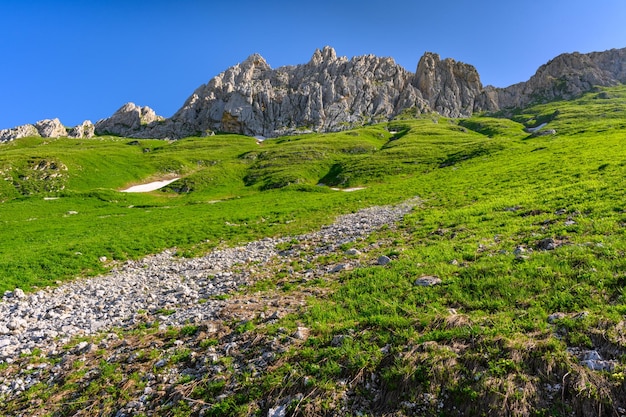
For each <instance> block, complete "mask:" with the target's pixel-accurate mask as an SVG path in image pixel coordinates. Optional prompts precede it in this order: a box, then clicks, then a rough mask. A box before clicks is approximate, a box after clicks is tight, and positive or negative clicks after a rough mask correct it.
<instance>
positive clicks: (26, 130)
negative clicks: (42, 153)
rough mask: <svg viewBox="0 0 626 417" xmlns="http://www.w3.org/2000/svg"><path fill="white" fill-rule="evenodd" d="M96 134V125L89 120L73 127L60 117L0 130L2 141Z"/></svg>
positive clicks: (85, 136) (91, 135)
mask: <svg viewBox="0 0 626 417" xmlns="http://www.w3.org/2000/svg"><path fill="white" fill-rule="evenodd" d="M94 135H95V127H94V125H93V123H91V122H90V121H89V120H85V121H84V122H83V123H81V124H79V125H78V126H74V127H72V128H66V127H65V126H63V124H61V121H60V120H59V119H45V120H40V121H38V122H37V123H35V124H34V125H31V124H26V125H22V126H17V127H14V128H13V129H3V130H0V143H2V142H9V141H11V140H14V139H20V138H26V137H37V136H40V137H43V138H59V137H70V138H91V137H93V136H94Z"/></svg>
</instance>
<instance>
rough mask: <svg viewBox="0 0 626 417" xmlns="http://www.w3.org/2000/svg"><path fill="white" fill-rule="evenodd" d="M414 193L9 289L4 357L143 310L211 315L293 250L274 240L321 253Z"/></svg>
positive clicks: (392, 212)
mask: <svg viewBox="0 0 626 417" xmlns="http://www.w3.org/2000/svg"><path fill="white" fill-rule="evenodd" d="M417 203H418V200H417V199H412V200H409V201H406V202H404V203H402V204H399V205H396V206H377V207H371V208H368V209H364V210H361V211H358V212H357V213H353V214H348V215H343V216H340V217H338V218H337V219H336V220H335V222H334V223H333V224H331V225H329V226H325V227H323V228H322V229H320V230H318V231H316V232H312V233H308V234H304V235H299V236H290V237H281V238H266V239H262V240H258V241H254V242H250V243H248V244H246V245H244V246H239V247H234V248H227V249H222V250H215V251H213V252H210V253H208V254H207V255H205V256H202V257H199V258H192V259H182V258H178V257H176V256H175V254H174V253H173V252H171V251H164V252H162V253H159V254H157V255H152V256H148V257H146V258H144V259H142V260H140V261H128V262H126V263H125V264H124V265H122V266H120V267H118V268H116V269H114V270H112V271H111V272H110V273H108V274H106V275H103V276H99V277H95V278H90V279H79V280H76V281H73V282H71V283H67V284H63V285H61V286H59V287H57V288H54V289H46V290H41V291H38V292H36V293H33V294H24V292H23V291H21V290H20V289H16V290H14V291H11V292H6V293H5V294H4V297H3V298H2V300H1V301H0V363H3V362H7V363H11V362H13V361H14V359H15V357H16V356H18V355H20V354H28V353H30V352H31V351H32V350H33V349H35V348H38V349H42V351H44V352H47V353H55V352H56V351H58V350H59V349H60V348H61V347H62V346H63V345H64V344H66V343H67V342H68V341H69V340H70V338H72V337H74V336H77V335H89V334H94V333H97V332H100V331H106V330H109V329H111V328H115V327H126V326H132V325H135V324H138V323H139V322H141V320H142V318H144V317H145V314H146V313H149V314H152V315H154V316H156V317H157V318H158V320H159V322H160V323H162V325H184V324H186V323H189V322H191V323H194V322H201V321H204V320H214V319H216V318H218V317H219V313H220V311H221V309H222V308H223V307H224V301H222V300H220V299H219V297H216V296H220V295H224V294H227V293H229V292H231V291H233V290H236V289H237V288H239V287H240V286H242V285H246V284H249V283H251V282H253V281H254V279H255V274H256V273H258V272H259V271H260V270H262V268H263V265H265V264H267V263H268V262H269V261H271V260H272V259H275V258H276V257H280V256H289V254H288V253H287V254H286V253H285V251H283V252H281V251H280V250H279V249H277V245H280V244H284V243H286V242H292V241H294V239H295V240H297V241H298V242H306V243H307V245H308V246H309V248H310V249H311V250H313V251H314V253H316V254H318V255H321V254H326V253H331V252H334V251H337V250H339V247H340V246H341V245H342V244H345V243H348V242H352V241H355V240H357V239H361V238H364V237H366V236H367V235H369V234H371V233H372V232H374V231H376V230H378V229H380V228H381V227H382V226H384V225H390V224H393V223H395V222H398V221H400V220H401V219H402V218H403V216H404V215H405V214H407V213H408V212H410V211H411V209H412V208H413V207H414V206H415V205H416V204H417Z"/></svg>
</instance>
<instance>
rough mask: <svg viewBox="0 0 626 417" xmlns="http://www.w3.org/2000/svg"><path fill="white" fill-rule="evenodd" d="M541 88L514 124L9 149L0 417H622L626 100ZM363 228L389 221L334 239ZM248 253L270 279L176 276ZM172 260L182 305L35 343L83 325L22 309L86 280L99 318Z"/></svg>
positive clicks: (625, 400) (115, 140) (516, 112)
mask: <svg viewBox="0 0 626 417" xmlns="http://www.w3.org/2000/svg"><path fill="white" fill-rule="evenodd" d="M323 53H324V54H327V55H328V56H330V55H331V53H330V52H328V51H327V50H325V51H324V52H323ZM333 54H334V52H333ZM320 57H321V58H319V60H320V62H321V60H328V59H330V58H328V57H327V56H322V55H320ZM257 61H258V59H257ZM342 65H348V64H345V63H344V64H342ZM355 65H356V64H355ZM386 65H387V64H386ZM435 65H440V63H436V64H435ZM441 65H443V64H441ZM446 65H448V64H446ZM251 71H252V70H251ZM285 71H287V70H285ZM295 71H296V70H294V72H295ZM250 73H251V74H252V72H250ZM255 74H256V73H255ZM402 76H404V75H402ZM406 77H409V76H408V75H407V76H406ZM407 79H408V78H407ZM555 82H557V83H558V82H560V83H561V84H559V87H558V88H560V90H558V91H560V95H559V96H553V95H547V94H544V95H543V96H540V95H538V94H535V95H533V96H532V97H531V96H530V95H529V96H528V97H526V98H527V100H526V98H525V99H524V100H521V99H520V102H519V103H517V104H519V106H515V107H510V106H509V104H511V103H506V104H507V106H504V105H500V106H499V107H498V108H497V109H496V108H494V107H493V106H492V107H491V108H488V106H486V105H485V106H484V108H483V109H480V111H473V112H471V113H472V114H464V110H463V109H464V108H465V107H463V106H464V104H463V103H464V101H463V100H464V99H463V100H460V101H459V103H461V104H459V105H458V106H457V107H455V109H457V110H458V111H456V113H454V112H448V113H450V114H448V115H447V116H444V115H443V114H445V112H441V111H438V110H437V108H436V107H437V106H436V105H431V106H430V107H429V108H428V109H427V108H426V107H424V106H425V105H424V106H421V107H420V106H419V105H411V106H408V107H406V108H403V109H400V110H398V109H390V110H389V111H390V112H391V113H393V112H395V113H394V114H393V115H390V114H391V113H390V114H389V115H387V114H384V115H383V116H384V117H383V116H381V113H379V114H378V115H374V116H372V117H369V116H368V117H367V118H366V117H365V116H363V115H362V114H358V115H357V116H359V118H358V120H357V118H356V117H355V118H353V119H350V120H341V121H339V122H338V123H339V124H338V125H335V126H332V128H330V129H326V130H325V131H322V130H323V129H315V126H311V125H310V124H305V125H302V126H298V128H293V129H291V128H290V129H284V131H281V132H280V133H281V134H280V135H278V136H276V137H273V136H272V135H267V137H263V138H258V137H257V138H255V137H253V136H246V135H243V134H240V133H258V132H252V131H248V129H253V127H250V128H248V127H243V126H241V125H236V126H235V129H234V130H232V129H231V131H236V130H238V129H239V130H240V131H239V132H238V133H227V131H228V129H225V130H226V131H223V130H221V129H222V128H223V127H224V126H233V123H234V122H233V121H232V120H231V119H228V120H226V118H222V119H220V120H222V122H223V123H225V124H224V125H222V127H220V128H219V129H218V128H216V126H213V125H206V126H205V125H202V126H200V127H199V128H196V127H194V129H195V130H196V133H197V134H198V135H197V136H189V137H182V138H174V137H173V136H172V137H171V138H169V139H164V138H162V139H154V138H149V137H142V136H144V133H143V132H148V133H149V132H155V131H156V129H159V128H163V129H165V127H167V129H170V128H171V126H175V125H176V124H175V123H178V122H177V121H176V120H174V121H163V120H156V121H151V122H149V123H147V124H146V123H143V124H141V125H140V124H137V126H138V127H137V128H136V129H135V130H134V132H135V133H137V132H139V133H138V134H137V135H135V136H134V137H124V136H117V135H114V134H96V135H95V136H93V137H90V138H87V137H74V138H72V137H66V136H65V137H42V136H43V135H42V136H38V135H33V136H26V137H20V138H16V139H14V140H11V141H6V142H4V143H0V236H2V239H1V240H0V294H5V295H4V298H3V299H2V301H0V308H4V310H0V311H2V312H3V314H5V317H3V319H2V323H0V353H2V352H4V353H2V354H1V355H0V359H2V360H0V415H6V416H27V415H28V416H70V415H85V416H86V415H102V416H130V415H135V416H269V417H283V416H335V415H343V416H352V415H355V416H356V415H361V416H422V415H424V416H465V415H473V416H492V415H493V416H496V415H498V416H499V415H509V416H590V415H597V416H624V415H626V382H625V371H626V294H625V293H624V288H625V286H626V207H625V205H624V202H625V201H626V153H625V152H624V149H626V147H625V144H624V141H625V140H626V86H625V85H623V84H619V83H610V84H611V85H606V86H592V87H590V88H589V89H587V90H585V92H584V93H581V94H574V92H573V90H572V91H569V90H568V89H567V88H568V87H567V85H565V84H567V83H566V82H565V81H563V79H561V80H560V81H559V80H558V79H557V80H556V81H555ZM407 85H408V84H407ZM415 85H418V84H415ZM419 85H421V84H419ZM568 85H569V84H568ZM207 88H208V87H207ZM380 88H383V87H380ZM398 88H399V89H400V87H398ZM402 88H404V87H402ZM407 88H408V87H407ZM481 88H482V87H481ZM274 90H276V89H274ZM402 91H407V90H402ZM555 91H556V90H555ZM407 94H408V93H407ZM494 94H495V93H494ZM501 96H502V97H504V95H502V94H501ZM345 97H348V94H347V93H346V94H345ZM424 97H425V98H424V100H426V99H427V97H426V94H425V93H424ZM433 97H434V96H433ZM442 97H443V96H442ZM490 97H492V96H490ZM493 97H495V96H493ZM439 99H440V98H437V100H439ZM259 100H261V99H259ZM345 100H348V98H345ZM345 100H344V101H345ZM500 100H501V101H500V104H501V103H502V100H504V99H502V98H500ZM190 102H191V100H190ZM415 102H417V101H415ZM415 102H412V103H413V104H415ZM485 102H486V101H485ZM431 104H432V103H431ZM194 105H195V104H194ZM267 108H269V105H267V107H266V109H267ZM475 108H476V106H474V109H475ZM396 110H398V111H396ZM268 111H269V110H268ZM181 114H182V113H181ZM196 114H199V113H196ZM224 120H226V121H224ZM241 120H243V119H241ZM227 122H228V123H227ZM150 123H152V125H150ZM259 123H260V122H259ZM147 126H152V127H151V128H150V129H152V130H146V129H148V127H147ZM164 126H165V127H164ZM186 126H187V125H186ZM96 127H97V124H96ZM141 129H143V130H141ZM263 129H265V130H264V131H263V133H267V132H269V130H268V129H269V128H267V127H264V128H263ZM208 130H211V131H210V132H209V131H208ZM214 132H215V134H214ZM96 133H97V129H96ZM283 133H289V134H283ZM129 136H133V135H129ZM155 137H156V136H155ZM164 179H171V180H174V179H176V180H175V181H173V182H171V183H169V184H168V185H166V186H165V187H163V188H160V189H157V190H153V191H149V192H144V193H130V192H123V191H124V190H126V189H127V188H128V187H130V186H132V185H138V184H146V183H150V182H153V181H158V180H164ZM373 208H377V210H379V211H381V212H382V211H385V212H392V211H393V210H396V211H393V213H394V214H393V215H394V216H396V217H394V220H393V221H386V222H384V224H383V222H382V221H381V223H380V224H378V225H377V226H376V227H374V226H372V228H371V229H367V232H366V233H365V232H363V233H362V234H360V235H358V236H357V235H356V234H355V235H354V236H356V237H354V238H345V239H342V238H341V236H343V235H341V233H344V232H345V233H346V236H348V235H349V236H352V235H350V233H352V232H351V231H345V230H344V229H348V228H350V227H357V226H345V227H344V228H343V229H342V227H340V226H341V225H342V224H343V223H342V222H344V223H346V224H347V223H348V222H353V223H350V224H357V225H359V224H361V223H363V224H364V223H366V222H368V221H369V220H366V218H369V217H367V216H370V215H371V212H370V211H368V210H372V209H373ZM368 213H369V214H368ZM398 213H399V214H398ZM350 216H352V217H350ZM342 219H351V220H345V221H344V220H342ZM331 224H338V225H339V226H337V229H325V228H328V227H330V225H331ZM324 230H339V232H328V233H326V234H327V235H328V236H324ZM333 235H335V236H333ZM324 239H329V240H328V241H324ZM333 239H334V240H333ZM250 242H257V244H258V245H260V247H270V246H271V248H272V249H271V250H272V251H273V252H272V254H271V256H269V257H268V258H267V259H263V260H261V259H260V258H256V257H255V256H256V255H255V256H252V255H248V254H243V255H242V256H241V258H237V259H238V260H236V261H233V262H232V263H231V264H229V265H228V267H224V268H221V269H220V268H218V267H217V266H216V265H217V263H216V264H215V265H213V266H210V267H209V266H207V267H206V268H205V269H203V270H202V271H204V272H202V273H197V274H195V273H189V274H188V273H186V272H182V271H183V266H181V265H187V264H186V263H189V262H201V261H198V259H203V258H202V257H206V256H209V255H208V254H211V253H218V252H219V251H226V252H227V251H233V252H237V251H239V252H242V253H243V252H245V251H247V250H248V249H246V248H248V246H245V245H248V244H249V243H250ZM320 242H321V243H320ZM328 242H332V243H328ZM263 245H265V246H263ZM226 252H224V253H226ZM219 253H222V252H219ZM228 253H230V252H228ZM163 254H167V256H168V258H167V262H166V263H165V261H159V262H164V263H163V265H161V266H160V268H161V269H160V270H161V271H165V272H163V274H164V275H166V274H171V276H173V277H175V279H176V280H178V281H177V282H180V284H176V285H174V286H173V287H172V288H173V289H172V290H171V291H170V290H168V291H169V292H171V293H172V294H174V293H176V292H177V291H178V292H184V291H183V290H180V289H178V287H177V285H183V286H184V285H189V286H195V287H194V288H196V291H197V292H198V294H200V295H198V297H197V299H194V300H195V301H193V302H190V301H189V300H191V299H192V298H179V299H178V300H179V301H178V304H177V303H176V302H175V301H172V302H170V303H169V304H164V303H159V300H152V301H150V302H147V304H146V305H145V306H144V307H141V308H137V309H135V310H134V311H130V310H129V312H128V314H127V317H128V320H126V319H125V318H123V319H121V320H122V321H120V322H116V323H117V324H115V325H114V326H111V327H107V328H98V329H96V328H93V331H91V330H90V331H86V332H79V331H77V330H76V331H75V330H73V329H74V328H73V327H72V326H66V328H65V329H64V330H63V329H62V328H60V329H58V330H55V333H58V334H56V335H53V336H50V335H49V334H47V333H46V334H45V335H44V334H43V333H45V332H44V331H43V328H37V327H36V326H34V325H33V326H30V328H29V327H28V326H27V325H26V324H25V323H27V322H28V320H30V319H35V318H37V319H39V317H38V316H37V315H38V314H39V315H41V316H42V317H43V318H45V317H48V316H49V317H51V318H53V319H54V318H59V317H61V316H63V315H66V316H71V315H73V314H74V313H72V312H71V311H70V310H69V309H68V307H66V306H64V305H63V304H64V303H62V302H57V304H55V305H52V304H50V307H49V308H48V309H47V310H46V311H44V312H41V313H40V312H38V311H39V310H37V308H36V305H37V304H41V303H43V302H44V301H42V300H43V299H44V297H47V294H50V295H52V294H54V296H55V297H61V295H63V297H68V299H71V296H72V294H71V288H74V287H72V286H73V285H90V284H89V283H90V282H91V280H95V279H104V281H103V282H104V284H103V285H102V290H101V292H100V293H99V294H100V296H99V297H100V298H101V300H100V301H102V302H101V303H99V304H94V307H93V309H94V310H97V309H101V310H102V314H108V315H111V316H112V315H113V314H114V313H113V312H108V311H107V307H106V303H105V302H104V301H103V300H105V299H107V297H108V295H107V294H108V293H109V291H113V289H112V287H113V286H114V284H112V283H111V284H110V286H111V288H109V287H108V284H106V282H107V281H106V280H107V277H109V276H113V275H115V274H122V272H120V271H126V270H127V269H125V268H136V269H137V270H138V271H141V270H143V271H148V272H146V273H145V275H146V276H150V275H151V274H152V275H155V279H158V277H157V276H156V275H158V274H156V273H155V274H153V273H152V272H151V271H153V269H151V268H153V265H154V264H153V263H151V262H157V261H151V260H150V259H154V257H159V256H165V255H163ZM146 259H148V261H146ZM159 259H160V258H159ZM211 259H212V258H211ZM216 262H217V261H216ZM155 270H156V269H155ZM168 276H169V275H168ZM236 276H245V283H243V281H241V282H240V281H237V282H238V284H237V285H232V286H231V287H230V288H228V289H227V290H224V291H221V290H220V291H219V292H217V291H214V292H209V291H208V289H207V288H208V287H213V286H214V287H216V288H217V287H219V286H220V285H222V284H220V280H226V279H228V280H236V279H235V278H233V277H236ZM237 279H238V278H237ZM111 282H113V281H111ZM115 282H117V281H115ZM94 285H95V284H94ZM98 285H99V284H98ZM115 285H117V284H115ZM142 285H143V284H142ZM199 287H202V288H200V289H198V288H199ZM98 288H100V287H98ZM220 288H221V287H220ZM153 290H154V291H156V288H152V287H149V286H148V288H142V289H141V291H143V292H142V294H143V293H146V294H148V293H150V292H152V291H153ZM185 291H186V290H185ZM203 291H204V292H203ZM94 293H95V292H94ZM116 294H117V293H116ZM120 294H122V293H120ZM203 294H204V295H203ZM120 296H121V295H120ZM146 297H147V296H146ZM181 297H182V296H181ZM95 298H98V297H95ZM58 299H61V298H58ZM185 300H186V301H185ZM97 301H98V300H95V301H94V303H95V302H97ZM68 303H70V301H68ZM191 304H193V306H192V305H191ZM191 307H193V308H196V307H198V308H205V307H206V308H209V307H211V308H214V309H216V310H215V314H214V315H212V316H210V317H209V316H207V317H208V318H206V319H198V318H197V317H196V318H194V317H193V316H191V315H190V314H187V313H185V311H187V310H186V309H188V308H191ZM90 308H91V307H90ZM99 311H100V310H98V312H99ZM185 314H187V315H185ZM207 314H208V313H207ZM211 314H213V313H211ZM36 316H37V317H36ZM13 317H22V318H23V319H22V318H21V319H19V320H18V319H13ZM86 317H87V316H86ZM178 317H182V318H180V319H179V318H178ZM43 318H42V320H43ZM20 320H23V322H21V321H20ZM124 320H126V321H124ZM174 320H178V322H174ZM76 326H77V327H76V328H78V324H77V325H76ZM27 329H29V331H31V334H32V335H33V336H32V340H29V341H24V340H23V339H20V334H21V333H23V332H26V331H27ZM36 331H40V333H42V334H41V335H40V337H39V336H36ZM37 337H39V339H38V338H37ZM39 341H45V343H43V342H41V343H39ZM31 342H32V343H31ZM29 343H30V344H29ZM18 344H19V348H18V347H16V346H18ZM13 347H15V349H13ZM3 349H4V350H3Z"/></svg>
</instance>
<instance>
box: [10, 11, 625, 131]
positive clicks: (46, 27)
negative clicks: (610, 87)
mask: <svg viewBox="0 0 626 417" xmlns="http://www.w3.org/2000/svg"><path fill="white" fill-rule="evenodd" d="M325 45H330V46H332V47H334V48H335V50H336V51H337V54H338V55H341V56H347V57H348V58H351V57H353V56H359V55H365V54H374V55H378V56H386V57H389V56H390V57H393V58H394V59H395V60H396V62H397V63H399V64H400V65H402V66H403V67H404V68H406V69H407V70H409V71H415V68H416V66H417V63H418V60H419V58H420V57H421V56H422V54H423V53H424V52H426V51H430V52H436V53H438V54H440V55H441V57H442V58H448V57H449V58H453V59H455V60H457V61H463V62H466V63H468V64H472V65H474V66H475V67H476V68H477V69H478V72H479V73H480V75H481V80H482V82H483V84H485V85H487V84H492V85H495V86H498V87H506V86H508V85H511V84H514V83H517V82H520V81H525V80H527V79H528V78H529V77H530V76H531V75H533V74H534V73H535V71H536V70H537V68H538V67H539V66H540V65H542V64H544V63H546V62H547V61H549V60H550V59H552V58H554V57H555V56H557V55H558V54H561V53H564V52H574V51H578V52H592V51H603V50H607V49H612V48H624V47H626V0H606V1H605V0H596V1H589V0H585V1H582V0H527V1H516V2H507V1H503V0H499V1H495V0H494V1H492V0H487V1H481V0H474V1H462V0H439V1H417V0H413V1H411V0H398V1H394V0H358V1H357V0H346V1H342V0H317V1H297V0H289V1H282V0H278V1H267V0H207V1H200V0H175V1H161V0H150V1H148V0H125V1H118V0H107V1H101V0H91V1H86V0H68V1H62V0H59V1H45V0H29V1H24V0H0V57H2V63H1V64H0V129H1V128H9V127H14V126H17V125H21V124H25V123H35V122H36V121H38V120H41V119H47V118H54V117H58V118H60V119H61V121H62V122H63V124H65V125H66V126H74V125H76V124H78V123H81V122H82V121H83V120H85V119H90V120H92V121H93V122H95V121H97V120H99V119H101V118H105V117H108V116H110V115H111V114H113V112H115V110H117V109H118V108H119V107H120V106H122V105H123V104H124V103H126V102H129V101H132V102H134V103H136V104H138V105H140V106H150V107H152V108H153V109H154V110H155V111H156V112H157V114H160V115H162V116H165V117H169V116H171V115H172V114H174V113H175V112H176V110H178V109H179V108H180V107H181V106H182V104H183V103H184V101H185V99H186V98H187V97H188V96H189V95H191V93H192V92H193V91H194V90H195V89H196V88H197V87H199V86H200V85H202V84H205V83H206V82H208V81H209V80H210V79H211V78H212V77H214V76H215V75H217V74H219V73H220V72H222V71H224V70H225V69H227V68H228V67H230V66H232V65H235V64H237V63H239V62H241V61H243V60H244V59H245V58H246V57H247V56H249V55H250V54H252V53H255V52H258V53H260V54H261V55H262V56H263V57H264V58H265V59H266V60H267V62H268V64H269V65H270V66H271V67H272V68H277V67H279V66H283V65H296V64H303V63H306V62H308V61H309V59H310V58H311V56H312V55H313V52H314V51H315V49H316V48H322V47H324V46H325Z"/></svg>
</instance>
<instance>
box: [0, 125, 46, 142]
mask: <svg viewBox="0 0 626 417" xmlns="http://www.w3.org/2000/svg"><path fill="white" fill-rule="evenodd" d="M29 136H40V135H39V131H37V128H36V127H35V126H33V125H22V126H17V127H14V128H12V129H2V130H0V143H3V142H10V141H12V140H14V139H20V138H26V137H29Z"/></svg>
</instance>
